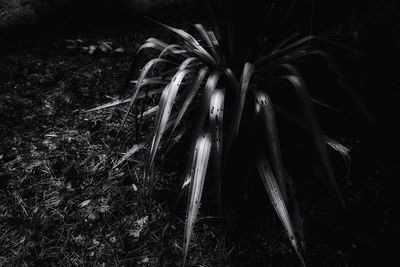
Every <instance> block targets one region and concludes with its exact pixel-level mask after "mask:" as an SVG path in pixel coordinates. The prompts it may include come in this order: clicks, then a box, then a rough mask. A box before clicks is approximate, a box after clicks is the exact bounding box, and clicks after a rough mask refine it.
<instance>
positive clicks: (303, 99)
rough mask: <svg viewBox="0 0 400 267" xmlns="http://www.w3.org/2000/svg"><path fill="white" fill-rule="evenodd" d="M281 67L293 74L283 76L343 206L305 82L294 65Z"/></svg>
mask: <svg viewBox="0 0 400 267" xmlns="http://www.w3.org/2000/svg"><path fill="white" fill-rule="evenodd" d="M283 67H285V68H287V69H288V70H289V72H291V73H293V75H289V76H285V77H284V78H285V79H286V80H287V81H289V82H290V83H291V84H292V86H293V88H294V89H295V91H296V94H297V97H298V99H299V102H300V105H301V108H302V110H303V113H304V118H305V120H306V121H307V123H308V124H309V126H310V128H311V134H312V137H313V141H314V144H315V147H316V150H317V153H318V155H319V157H320V160H321V163H322V166H323V167H324V169H325V171H326V174H327V176H328V179H329V180H330V182H331V184H332V186H333V188H334V190H335V192H336V194H337V196H338V198H339V200H340V202H341V203H342V205H343V206H345V202H344V199H343V196H342V194H341V193H340V190H339V187H338V185H337V183H336V179H335V175H334V172H333V168H332V164H331V160H330V158H329V154H328V151H327V148H326V144H325V141H324V139H323V135H322V131H321V128H320V126H319V123H318V119H317V117H316V115H315V112H314V108H313V105H312V101H311V97H310V95H309V93H308V90H307V88H306V86H305V83H304V82H303V79H302V77H301V75H300V73H299V72H298V71H297V69H296V68H295V67H293V66H292V65H289V64H284V65H283Z"/></svg>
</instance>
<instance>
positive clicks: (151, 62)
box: [120, 58, 175, 129]
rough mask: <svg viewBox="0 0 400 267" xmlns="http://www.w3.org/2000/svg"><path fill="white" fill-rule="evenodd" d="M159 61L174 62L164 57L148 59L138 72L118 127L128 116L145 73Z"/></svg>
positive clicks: (122, 124)
mask: <svg viewBox="0 0 400 267" xmlns="http://www.w3.org/2000/svg"><path fill="white" fill-rule="evenodd" d="M159 63H171V64H175V63H174V62H172V61H170V60H166V59H162V58H154V59H152V60H150V61H149V62H148V63H147V64H146V65H145V66H144V67H143V70H142V72H141V73H140V76H139V79H138V82H137V83H136V86H135V89H134V91H133V95H132V97H131V101H130V102H129V106H128V109H127V111H126V114H125V116H124V119H123V121H122V123H121V126H120V129H121V128H122V127H123V126H124V124H125V122H126V119H127V118H128V115H129V112H130V110H131V109H132V106H133V103H134V102H135V99H136V96H137V94H138V92H139V90H140V88H141V86H142V83H143V80H144V79H145V78H146V75H147V73H148V72H149V71H150V69H152V68H153V67H154V66H155V65H157V64H159Z"/></svg>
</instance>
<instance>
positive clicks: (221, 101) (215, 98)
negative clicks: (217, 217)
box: [210, 89, 225, 211]
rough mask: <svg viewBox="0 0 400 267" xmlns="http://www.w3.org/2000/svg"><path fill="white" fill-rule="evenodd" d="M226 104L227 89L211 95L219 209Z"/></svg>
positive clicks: (216, 91)
mask: <svg viewBox="0 0 400 267" xmlns="http://www.w3.org/2000/svg"><path fill="white" fill-rule="evenodd" d="M224 105H225V90H223V89H216V90H215V91H214V92H213V94H212V95H211V103H210V127H211V129H212V144H213V145H212V146H213V163H214V175H215V177H216V181H217V200H218V209H219V210H220V211H221V203H222V202H221V201H222V197H221V194H222V188H221V182H222V177H221V169H222V144H223V136H224V132H223V131H224V125H223V123H224Z"/></svg>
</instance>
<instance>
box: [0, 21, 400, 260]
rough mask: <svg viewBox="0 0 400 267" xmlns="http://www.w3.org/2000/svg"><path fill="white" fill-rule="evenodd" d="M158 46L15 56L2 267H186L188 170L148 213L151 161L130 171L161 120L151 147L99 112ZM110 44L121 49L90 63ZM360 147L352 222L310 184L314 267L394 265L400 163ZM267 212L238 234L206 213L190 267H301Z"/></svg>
mask: <svg viewBox="0 0 400 267" xmlns="http://www.w3.org/2000/svg"><path fill="white" fill-rule="evenodd" d="M156 34H160V33H157V32H156ZM150 36H154V27H153V28H152V27H143V28H140V30H138V29H137V28H136V29H133V30H132V29H126V28H122V29H98V30H95V31H93V30H91V31H83V32H79V33H76V32H73V33H62V34H60V33H54V32H53V33H51V34H47V33H42V34H39V36H36V37H35V38H33V39H29V40H25V39H24V38H22V37H21V38H19V40H17V41H16V40H13V41H10V42H4V46H3V48H2V49H1V51H0V53H1V54H0V70H1V74H0V80H1V82H0V116H1V119H0V142H1V146H0V164H1V168H0V265H1V266H49V265H59V266H70V265H73V266H77V265H79V266H178V265H179V264H180V260H181V255H182V241H183V226H184V209H181V210H173V209H171V205H170V203H171V202H173V201H172V200H171V199H170V196H171V195H172V196H174V193H172V194H171V193H169V192H173V191H175V189H176V183H177V181H179V179H180V177H177V174H176V173H175V172H174V168H175V167H174V166H173V165H172V164H170V166H167V167H166V168H163V169H160V170H159V171H158V172H157V177H158V181H157V185H156V193H155V194H156V195H157V194H158V197H156V200H155V201H154V203H153V208H152V211H151V213H148V212H146V207H147V198H146V197H145V196H144V188H145V187H146V186H145V183H144V182H143V180H142V175H143V161H144V158H145V152H146V148H144V149H141V150H139V151H137V152H136V153H135V155H134V156H132V157H131V158H130V159H128V160H127V161H125V162H123V163H122V164H119V165H118V161H119V160H120V159H121V157H122V155H123V154H124V153H125V152H127V151H128V150H129V149H130V148H131V147H132V146H134V145H135V144H139V143H140V140H143V136H145V135H146V134H147V133H148V132H149V128H148V127H151V123H152V117H151V116H150V117H148V118H146V123H145V125H147V126H146V127H144V128H143V129H142V131H141V132H140V133H138V134H137V133H136V132H135V127H134V123H133V122H134V120H133V119H130V121H128V123H127V126H126V127H124V128H123V129H122V131H121V132H120V133H119V134H118V129H119V126H120V121H121V119H122V117H123V115H124V109H123V108H122V107H121V108H115V109H111V110H110V109H107V110H102V111H98V112H85V111H86V110H88V109H90V108H93V107H96V106H98V105H100V104H103V103H106V102H110V101H112V100H113V99H115V98H116V97H118V96H119V90H120V88H121V86H122V84H123V82H124V78H125V75H126V73H127V71H128V68H129V65H130V63H131V59H132V57H133V54H134V53H135V51H136V49H137V48H138V46H139V45H140V44H141V43H142V42H143V41H144V40H145V39H146V38H147V37H150ZM104 42H107V45H108V46H110V47H111V49H108V48H107V49H106V50H107V51H106V52H103V51H101V48H97V49H96V50H95V51H92V52H93V53H92V54H90V53H89V52H91V50H93V48H91V47H97V46H101V45H102V44H104ZM137 136H139V143H138V140H137V139H136V137H137ZM347 138H348V139H347V140H346V143H347V144H348V145H349V146H350V147H351V149H352V150H351V156H352V172H351V176H350V177H351V178H350V180H349V182H348V183H346V187H345V191H346V192H345V194H346V200H347V201H348V203H349V206H348V207H347V209H346V210H343V209H341V208H340V207H339V206H338V205H337V203H335V201H333V200H332V198H331V197H326V192H329V189H327V188H324V190H325V191H323V192H321V191H318V190H312V189H309V188H318V185H315V184H313V182H312V181H310V182H305V183H304V185H303V187H302V189H301V190H302V191H300V193H299V194H300V195H301V196H303V198H302V203H301V205H302V207H301V208H302V211H304V224H305V231H306V240H307V247H308V251H307V255H308V257H309V262H310V266H368V263H372V262H373V261H370V260H377V262H379V261H380V260H382V259H384V258H386V259H387V258H388V257H390V256H393V255H394V252H393V247H391V246H390V245H388V244H389V243H390V241H392V240H393V237H392V234H393V233H394V231H395V229H396V228H397V227H395V223H394V221H393V209H394V208H395V207H396V205H397V204H396V203H395V202H394V200H393V201H392V197H393V191H392V189H391V188H390V185H392V178H388V177H397V178H398V177H399V176H398V175H399V165H398V163H397V161H393V159H392V157H391V156H389V154H388V153H390V152H388V151H391V150H389V149H387V148H382V147H380V146H379V145H378V144H376V143H377V142H379V140H382V136H381V135H379V134H370V135H368V137H366V135H365V136H363V137H362V138H364V139H362V138H358V137H356V136H352V137H347ZM388 143H389V142H388ZM388 143H384V142H383V143H382V145H381V146H385V147H386V146H388ZM373 153H377V154H373ZM337 161H340V158H339V159H337ZM338 164H340V163H338ZM116 165H118V166H116ZM396 175H397V176H396ZM397 183H398V182H397ZM263 201H264V202H265V203H264V202H263ZM261 202H263V203H262V204H261V206H262V207H263V208H265V211H263V212H262V214H258V213H260V212H259V210H255V209H252V207H250V206H248V207H247V208H248V209H249V210H250V211H251V212H248V213H244V214H245V216H244V218H245V219H243V220H240V221H238V222H232V221H230V220H228V219H229V218H218V217H213V215H212V214H211V215H210V214H208V213H207V209H205V210H203V212H202V215H201V217H200V219H199V223H198V225H197V227H196V229H195V236H194V239H193V245H192V247H191V249H190V262H191V263H192V264H194V266H298V262H297V259H296V257H295V254H294V252H293V250H292V248H291V246H290V242H289V241H288V240H286V237H285V234H284V231H283V229H282V228H281V226H280V224H279V220H278V218H277V217H276V216H275V214H274V212H273V210H272V208H271V207H269V206H268V205H267V199H265V200H262V201H261ZM249 205H250V204H249ZM252 212H253V213H252ZM252 214H253V215H252ZM365 255H367V256H365ZM385 266H389V265H385Z"/></svg>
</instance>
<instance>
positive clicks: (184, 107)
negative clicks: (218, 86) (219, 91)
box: [171, 67, 208, 134]
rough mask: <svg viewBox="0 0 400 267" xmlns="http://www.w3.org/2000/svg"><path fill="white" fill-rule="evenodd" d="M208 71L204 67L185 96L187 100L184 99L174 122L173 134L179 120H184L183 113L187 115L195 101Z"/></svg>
mask: <svg viewBox="0 0 400 267" xmlns="http://www.w3.org/2000/svg"><path fill="white" fill-rule="evenodd" d="M207 73H208V69H207V68H206V67H204V68H202V69H201V70H200V71H199V73H198V75H197V78H196V79H195V80H194V81H193V83H192V85H191V86H190V88H189V89H188V91H189V93H188V94H187V96H186V98H185V100H184V102H183V104H182V107H181V108H180V110H179V114H178V117H177V119H176V121H175V124H174V126H173V128H172V132H171V134H172V133H173V132H174V131H175V129H176V127H177V126H178V124H179V122H180V121H181V120H182V118H183V115H185V113H186V111H187V109H188V107H189V106H190V104H191V103H192V101H193V98H194V97H195V96H196V94H197V91H198V90H199V88H200V86H201V84H202V83H203V81H204V79H205V77H206V75H207Z"/></svg>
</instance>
